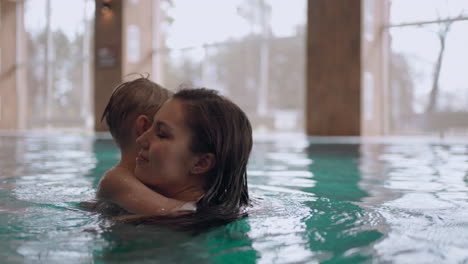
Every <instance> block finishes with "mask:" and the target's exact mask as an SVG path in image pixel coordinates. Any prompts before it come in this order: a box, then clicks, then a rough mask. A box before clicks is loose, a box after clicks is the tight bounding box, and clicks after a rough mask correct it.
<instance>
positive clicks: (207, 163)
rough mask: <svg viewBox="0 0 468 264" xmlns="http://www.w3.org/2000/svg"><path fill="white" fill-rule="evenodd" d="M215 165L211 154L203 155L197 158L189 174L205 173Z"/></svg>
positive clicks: (213, 156)
mask: <svg viewBox="0 0 468 264" xmlns="http://www.w3.org/2000/svg"><path fill="white" fill-rule="evenodd" d="M215 163H216V159H215V155H214V154H213V153H203V154H201V155H200V156H199V157H198V159H197V161H196V163H195V165H194V166H193V167H192V169H191V170H190V172H191V173H192V174H203V173H206V172H208V171H209V170H211V169H212V168H213V167H214V166H215Z"/></svg>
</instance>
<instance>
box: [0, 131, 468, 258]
mask: <svg viewBox="0 0 468 264" xmlns="http://www.w3.org/2000/svg"><path fill="white" fill-rule="evenodd" d="M0 149H1V151H0V260H1V263H115V262H118V263H468V144H467V143H427V142H411V141H404V142H401V143H398V142H391V143H388V142H387V143H376V142H368V143H365V142H361V143H337V142H328V143H323V142H318V141H315V140H312V139H309V140H306V139H302V138H296V139H293V140H291V139H290V138H288V139H276V140H274V141H268V140H264V141H262V142H259V141H258V142H256V143H255V146H254V150H253V153H252V157H251V161H250V164H249V188H250V192H251V195H252V197H253V198H254V206H253V208H252V209H251V213H250V216H249V217H248V218H246V219H243V220H241V221H238V222H235V223H232V224H230V225H227V226H224V227H220V228H217V229H215V230H212V231H210V232H207V233H203V234H201V235H199V236H195V237H192V236H189V235H187V234H185V233H180V232H173V231H170V230H166V229H164V228H160V227H149V226H131V225H124V224H119V223H115V222H113V221H111V220H109V219H106V218H104V217H102V216H100V215H98V214H94V213H90V212H87V211H83V210H80V209H79V208H78V207H77V203H78V202H80V201H86V200H90V199H92V198H93V197H94V194H95V189H96V185H97V183H98V181H99V178H100V177H101V175H102V174H103V172H104V171H106V170H107V169H108V168H110V167H111V166H113V165H114V164H115V163H116V162H117V160H118V158H119V154H118V152H117V149H116V148H115V147H114V145H113V143H112V142H111V141H110V140H100V139H94V138H93V137H84V136H77V135H60V136H57V135H56V136H53V135H49V136H0Z"/></svg>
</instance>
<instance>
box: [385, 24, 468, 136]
mask: <svg viewBox="0 0 468 264" xmlns="http://www.w3.org/2000/svg"><path fill="white" fill-rule="evenodd" d="M447 26H448V30H447ZM467 31H468V21H458V22H453V23H450V24H446V23H437V24H430V25H425V26H420V27H415V26H408V27H399V28H393V29H391V30H390V33H391V39H392V42H391V49H392V50H391V51H392V53H391V67H390V85H391V91H392V118H393V120H392V121H393V130H394V132H396V133H432V132H440V131H444V132H454V133H457V134H459V133H462V134H465V133H467V132H468V121H467V120H468V107H467V106H468V75H467V74H466V73H465V71H466V70H465V69H466V67H468V51H467V50H466V48H465V47H467V45H468V35H467V34H466V32H467ZM442 47H443V48H442ZM439 60H440V67H439V66H438V63H439Z"/></svg>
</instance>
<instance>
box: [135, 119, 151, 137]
mask: <svg viewBox="0 0 468 264" xmlns="http://www.w3.org/2000/svg"><path fill="white" fill-rule="evenodd" d="M150 127H151V120H150V119H149V117H148V116H146V115H139V116H138V117H137V119H136V136H137V137H139V136H141V135H142V134H143V133H145V131H146V130H148V129H149V128H150Z"/></svg>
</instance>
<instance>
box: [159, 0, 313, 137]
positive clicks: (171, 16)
mask: <svg viewBox="0 0 468 264" xmlns="http://www.w3.org/2000/svg"><path fill="white" fill-rule="evenodd" d="M170 3H172V4H170ZM170 3H169V2H166V1H163V2H161V12H162V13H161V14H160V17H161V21H160V25H159V36H161V39H160V41H161V42H162V43H161V48H160V49H158V50H157V52H156V54H155V55H156V59H157V60H158V70H157V71H156V72H157V74H155V75H156V76H157V81H158V82H160V83H162V84H163V85H164V86H166V87H168V88H171V89H173V88H176V87H178V86H179V85H180V84H182V83H191V84H194V85H195V86H203V87H208V88H212V89H216V90H219V91H220V92H221V93H222V94H224V95H226V96H228V97H230V98H231V99H232V100H233V101H234V102H236V103H237V104H239V106H240V107H241V108H242V109H243V110H244V111H245V112H246V113H247V115H248V116H249V118H250V119H251V122H252V125H253V127H254V129H257V130H265V129H266V130H272V131H273V130H276V131H302V129H303V114H302V112H303V105H304V102H303V98H304V96H303V95H304V88H305V83H304V82H305V80H304V79H305V78H304V66H305V54H304V53H305V25H306V4H307V2H306V1H287V2H285V1H280V0H269V1H266V0H231V1H215V0H201V1H171V2H170ZM193 10H197V12H196V13H194V12H193Z"/></svg>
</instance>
